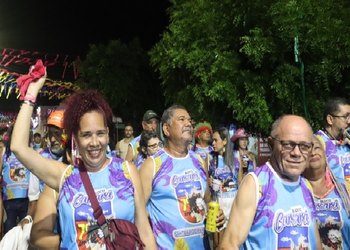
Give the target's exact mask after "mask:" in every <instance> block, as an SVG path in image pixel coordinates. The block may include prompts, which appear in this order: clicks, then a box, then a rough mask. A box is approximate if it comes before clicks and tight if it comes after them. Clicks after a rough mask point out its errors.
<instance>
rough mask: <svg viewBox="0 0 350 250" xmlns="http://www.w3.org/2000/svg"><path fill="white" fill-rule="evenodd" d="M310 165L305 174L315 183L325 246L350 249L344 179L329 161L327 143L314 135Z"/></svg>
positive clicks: (320, 229)
mask: <svg viewBox="0 0 350 250" xmlns="http://www.w3.org/2000/svg"><path fill="white" fill-rule="evenodd" d="M312 141H313V144H314V146H313V148H312V153H311V157H310V161H309V162H310V163H309V166H308V167H307V168H306V169H305V171H304V173H303V175H304V177H305V178H307V179H308V181H309V182H310V183H311V186H312V189H313V194H314V198H315V203H316V213H317V219H318V230H319V233H320V237H321V241H322V247H323V249H350V217H349V215H350V214H349V213H350V201H349V195H348V193H347V191H346V187H345V184H344V182H343V183H341V182H340V181H339V180H338V179H337V178H335V177H334V175H333V174H332V172H331V170H330V169H329V166H328V164H327V159H326V152H325V144H324V141H323V140H322V139H321V138H320V136H314V137H313V140H312Z"/></svg>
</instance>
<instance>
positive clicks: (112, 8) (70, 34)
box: [0, 0, 170, 55]
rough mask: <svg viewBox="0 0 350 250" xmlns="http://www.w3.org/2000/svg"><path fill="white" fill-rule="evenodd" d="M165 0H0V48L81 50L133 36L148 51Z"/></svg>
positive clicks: (163, 23) (164, 19) (161, 22)
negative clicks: (137, 38) (91, 45)
mask: <svg viewBox="0 0 350 250" xmlns="http://www.w3.org/2000/svg"><path fill="white" fill-rule="evenodd" d="M169 5H170V3H169V1H168V0H143V1H142V0H140V1H133V0H129V1H124V0H117V1H103V0H100V1H91V0H90V1H74V0H70V1H66V0H59V1H57V0H34V1H28V0H0V12H1V13H0V49H2V48H13V49H24V50H30V51H33V50H34V51H40V52H48V53H64V54H70V55H84V54H85V53H86V51H87V50H88V48H89V44H96V43H106V42H107V41H108V40H112V39H121V40H122V41H124V42H128V41H129V40H130V39H132V38H133V37H139V39H140V42H141V46H142V47H143V48H144V49H146V50H148V49H149V48H151V47H152V46H153V45H154V44H155V43H156V42H157V41H158V40H159V39H160V34H161V33H162V31H163V30H165V28H166V27H167V25H168V15H167V12H166V9H167V7H169Z"/></svg>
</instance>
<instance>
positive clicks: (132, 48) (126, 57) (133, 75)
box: [79, 39, 164, 124]
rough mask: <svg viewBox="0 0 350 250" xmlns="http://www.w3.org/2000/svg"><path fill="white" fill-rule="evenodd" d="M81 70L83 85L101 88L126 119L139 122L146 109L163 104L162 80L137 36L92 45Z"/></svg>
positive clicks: (116, 112) (80, 81)
mask: <svg viewBox="0 0 350 250" xmlns="http://www.w3.org/2000/svg"><path fill="white" fill-rule="evenodd" d="M80 71H81V77H80V80H79V83H80V86H81V87H82V88H94V89H98V90H99V91H100V92H101V93H102V94H104V95H105V96H106V98H107V99H108V101H109V103H110V105H111V107H112V109H113V111H114V113H115V114H116V115H117V116H120V117H122V118H123V119H124V120H128V121H133V122H134V123H136V122H137V124H139V121H140V120H141V119H142V115H143V113H144V112H145V110H147V109H155V110H157V108H158V109H162V107H163V102H164V101H163V96H162V91H161V89H160V84H159V80H158V79H157V78H156V77H155V74H154V73H153V70H152V69H151V67H150V64H149V56H148V55H147V53H146V52H145V51H144V50H143V49H141V47H140V44H139V41H138V40H137V39H135V40H133V41H131V42H130V43H129V44H125V43H122V42H121V41H119V40H113V41H110V42H109V43H108V44H107V45H105V44H98V45H90V49H89V51H88V53H87V56H86V59H85V60H84V61H83V62H82V65H81V68H80Z"/></svg>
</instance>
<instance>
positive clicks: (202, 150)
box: [191, 145, 214, 161]
mask: <svg viewBox="0 0 350 250" xmlns="http://www.w3.org/2000/svg"><path fill="white" fill-rule="evenodd" d="M191 150H192V151H193V152H195V153H197V154H199V155H200V156H201V157H202V159H203V160H206V159H207V157H209V161H211V159H212V156H211V153H212V152H213V151H214V149H213V147H212V146H211V145H209V146H208V147H205V148H202V147H198V146H197V145H194V146H193V147H192V149H191Z"/></svg>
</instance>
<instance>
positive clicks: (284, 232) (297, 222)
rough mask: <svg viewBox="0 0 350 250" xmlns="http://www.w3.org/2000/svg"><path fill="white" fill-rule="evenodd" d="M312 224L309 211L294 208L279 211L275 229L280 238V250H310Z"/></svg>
mask: <svg viewBox="0 0 350 250" xmlns="http://www.w3.org/2000/svg"><path fill="white" fill-rule="evenodd" d="M310 224H311V220H310V216H309V213H308V210H307V209H306V208H302V207H294V208H292V209H291V210H289V211H284V210H281V209H279V210H277V211H276V214H275V217H274V222H273V228H274V231H275V233H276V234H277V236H278V249H279V250H287V249H288V250H289V249H310V244H309V238H308V227H309V226H310Z"/></svg>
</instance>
